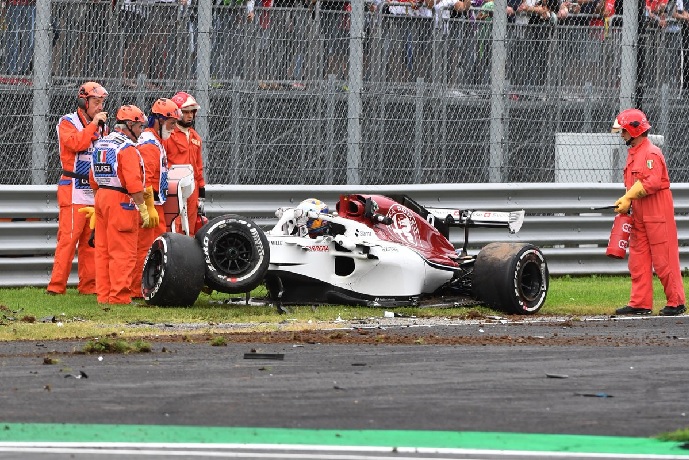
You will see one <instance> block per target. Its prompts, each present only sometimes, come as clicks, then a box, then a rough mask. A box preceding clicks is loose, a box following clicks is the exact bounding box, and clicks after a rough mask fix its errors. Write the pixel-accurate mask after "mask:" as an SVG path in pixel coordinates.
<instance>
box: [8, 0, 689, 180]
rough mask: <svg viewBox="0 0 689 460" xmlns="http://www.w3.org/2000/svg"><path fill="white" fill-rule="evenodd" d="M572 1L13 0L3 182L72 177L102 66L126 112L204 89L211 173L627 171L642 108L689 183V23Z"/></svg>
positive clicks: (554, 175)
mask: <svg viewBox="0 0 689 460" xmlns="http://www.w3.org/2000/svg"><path fill="white" fill-rule="evenodd" d="M15 3H20V4H21V5H16V4H15ZM25 3H28V4H29V5H24V4H25ZM32 3H34V4H32ZM252 3H253V2H252ZM426 3H428V4H429V5H433V4H434V3H433V2H426ZM544 3H545V2H544ZM560 3H561V4H562V5H565V6H567V5H568V6H569V9H571V11H569V10H567V8H565V9H566V10H567V11H564V10H561V8H560V9H558V10H557V11H551V12H550V13H552V14H550V15H546V16H547V17H548V19H547V20H545V19H542V17H543V14H542V15H541V16H538V15H534V14H532V15H529V13H525V12H522V11H518V10H519V9H518V8H517V7H516V6H515V5H516V4H515V3H514V0H495V1H490V0H473V3H471V2H470V1H469V0H463V1H459V2H446V1H438V2H436V3H435V7H426V6H424V5H422V4H421V3H413V2H412V3H400V2H392V1H376V2H370V1H366V2H364V0H351V1H350V2H344V1H338V0H327V1H325V0H314V1H307V2H306V3H303V2H302V1H295V0H291V1H290V0H272V1H269V0H263V2H261V1H257V2H256V4H255V9H254V10H253V11H249V8H248V6H247V4H245V3H244V1H243V0H198V1H197V0H193V2H191V4H190V5H180V3H179V2H178V1H176V0H174V1H163V0H158V1H153V0H137V1H135V2H134V1H130V0H104V1H101V0H94V1H82V0H40V1H37V2H31V1H27V2H14V1H11V2H6V8H5V9H3V10H2V15H0V96H1V97H0V114H2V118H3V120H4V123H3V126H4V129H3V130H2V133H0V147H1V148H0V164H2V165H3V168H2V170H1V171H0V183H2V184H25V185H28V184H33V185H45V184H54V183H56V181H57V179H58V177H59V171H60V165H59V159H58V154H57V139H56V132H55V125H56V123H57V121H58V119H59V117H60V116H61V115H62V114H64V113H68V112H71V111H74V110H75V96H76V91H77V88H78V87H79V85H80V84H81V83H83V82H84V81H86V80H97V81H99V82H101V83H102V84H103V85H104V86H105V87H106V88H107V89H108V91H109V93H110V96H109V100H108V106H107V110H108V111H109V113H110V119H109V123H110V124H111V125H112V124H113V122H114V120H113V117H114V113H115V111H116V109H117V107H118V106H119V105H121V104H124V103H133V104H136V105H138V106H140V107H141V108H142V109H144V110H145V111H148V108H149V107H150V106H151V104H152V103H153V101H154V100H155V99H156V98H158V97H170V96H172V95H173V94H174V93H175V92H177V91H179V90H186V91H189V92H191V93H192V94H193V95H194V96H195V97H196V98H197V99H198V100H199V102H200V104H201V110H200V112H199V117H198V120H197V124H196V128H197V130H198V131H199V132H200V133H201V135H202V137H203V139H204V142H205V144H204V152H203V153H204V159H205V165H206V178H207V182H208V183H210V184H226V185H231V184H295V185H298V184H312V185H316V184H331V185H343V184H348V185H377V184H431V183H487V182H490V183H501V182H598V181H601V182H616V181H618V180H619V166H620V165H619V156H620V152H619V150H618V147H619V141H618V140H617V138H615V137H612V138H611V137H610V136H609V128H610V125H611V122H612V119H613V118H614V116H615V114H616V113H617V112H618V111H619V109H620V108H626V107H630V106H640V107H642V108H643V109H644V110H645V111H646V113H647V114H648V116H649V119H650V121H651V124H652V125H653V133H655V134H657V135H659V136H660V137H659V139H660V140H661V141H662V142H663V149H664V153H665V154H666V156H667V158H668V164H669V167H670V170H671V175H672V180H673V181H674V182H686V181H689V166H687V165H689V161H688V160H689V158H688V157H689V147H687V145H689V142H688V141H689V138H688V137H689V134H688V133H689V130H686V129H684V126H683V125H684V120H686V119H689V103H688V102H689V98H688V97H687V88H688V87H689V81H688V80H689V50H688V49H687V47H688V46H689V44H687V42H688V41H689V40H685V43H684V47H683V44H682V43H683V40H682V37H683V33H682V31H681V27H682V25H681V24H679V23H677V22H673V20H672V19H668V22H667V26H665V27H660V23H656V22H654V19H653V18H650V17H646V16H644V15H643V14H641V15H640V14H638V12H639V11H644V5H645V3H644V2H641V1H640V0H624V6H625V9H624V10H622V9H621V8H620V7H619V6H620V5H619V3H620V2H617V3H618V5H615V8H613V9H610V10H609V11H608V12H607V13H606V14H600V12H599V11H595V10H594V9H591V10H577V6H576V4H573V3H572V4H570V3H569V2H560ZM597 3H598V2H589V3H588V4H590V5H591V6H596V4H597ZM602 3H605V2H602ZM608 3H609V2H608ZM517 4H518V3H517ZM659 4H661V5H663V7H665V6H664V5H666V4H664V3H662V2H660V3H659ZM458 5H460V6H458ZM667 5H670V6H668V8H672V7H674V5H675V2H669V3H668V4H667ZM508 6H509V8H512V10H511V11H515V10H517V13H516V14H514V15H511V14H508ZM462 8H465V11H457V9H462ZM466 8H468V9H466ZM581 8H584V7H583V6H582V7H581ZM663 14H664V15H665V16H666V18H670V17H671V16H672V11H669V10H668V11H665V12H658V11H656V12H655V13H654V17H655V16H658V17H661V16H662V15H663ZM565 16H566V17H565ZM684 27H687V26H684ZM684 35H687V36H688V37H689V34H687V31H684ZM605 133H608V134H605Z"/></svg>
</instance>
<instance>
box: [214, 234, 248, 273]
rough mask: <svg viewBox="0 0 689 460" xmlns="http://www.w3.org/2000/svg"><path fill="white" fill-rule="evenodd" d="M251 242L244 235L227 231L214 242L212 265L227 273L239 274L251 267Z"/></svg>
mask: <svg viewBox="0 0 689 460" xmlns="http://www.w3.org/2000/svg"><path fill="white" fill-rule="evenodd" d="M252 258H253V242H252V240H250V239H249V238H247V237H246V236H244V235H241V234H237V233H228V234H226V235H224V236H222V237H221V238H219V239H218V241H217V242H216V244H215V247H214V249H213V253H212V259H213V265H214V266H215V267H216V268H218V269H220V270H221V271H222V272H223V273H225V274H227V275H239V274H241V273H243V272H245V271H246V270H247V269H249V268H251V260H252Z"/></svg>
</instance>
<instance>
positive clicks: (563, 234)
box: [0, 183, 689, 287]
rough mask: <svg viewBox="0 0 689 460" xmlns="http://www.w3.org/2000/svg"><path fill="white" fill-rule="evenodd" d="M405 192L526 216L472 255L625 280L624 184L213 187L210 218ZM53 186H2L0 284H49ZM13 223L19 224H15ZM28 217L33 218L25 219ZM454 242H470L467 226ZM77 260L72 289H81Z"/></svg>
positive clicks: (423, 200)
mask: <svg viewBox="0 0 689 460" xmlns="http://www.w3.org/2000/svg"><path fill="white" fill-rule="evenodd" d="M672 191H673V194H674V199H675V206H676V208H675V210H676V218H677V226H678V235H679V239H680V248H679V255H680V263H681V267H682V268H683V270H685V271H686V270H687V267H689V246H687V245H686V241H689V184H678V185H673V187H672ZM344 193H367V194H395V195H399V194H407V195H409V196H410V197H412V198H413V199H414V200H416V201H417V202H419V203H420V204H422V205H424V206H429V207H442V208H457V209H463V210H488V211H497V210H503V211H516V210H521V209H523V210H524V211H525V212H526V218H525V221H524V225H523V227H522V229H521V231H520V232H518V233H516V234H514V235H510V234H508V232H507V230H506V229H504V228H492V229H489V228H472V229H471V230H470V233H469V243H470V245H469V253H470V254H476V253H478V251H479V250H480V248H481V247H483V246H484V245H485V244H487V243H490V242H493V241H506V242H529V243H532V244H535V245H537V246H539V247H540V248H541V249H542V251H543V253H544V255H545V257H546V259H547V262H548V267H549V269H550V272H551V274H553V275H568V274H569V275H590V274H625V273H628V272H627V265H626V260H615V259H610V258H608V257H606V256H605V249H606V246H607V242H608V236H609V235H610V229H611V227H612V221H613V218H614V213H613V212H612V211H593V210H591V208H592V207H601V206H608V205H610V204H611V203H614V201H615V200H616V199H617V198H619V196H620V195H621V193H622V190H621V187H620V186H619V185H612V184H600V183H585V184H553V183H530V184H520V183H510V184H453V185H449V184H436V185H398V186H394V185H386V186H358V187H351V186H332V185H331V186H318V187H313V186H310V187H309V186H288V185H271V186H259V185H254V186H249V185H247V186H215V185H214V186H209V187H208V190H207V202H206V211H207V213H208V215H209V217H214V216H218V215H221V214H227V213H232V214H240V215H243V216H247V217H251V218H253V219H254V220H255V221H256V222H257V223H258V224H259V225H261V226H263V227H264V228H266V227H267V226H270V225H271V224H273V225H274V224H275V222H276V221H277V218H276V217H275V210H276V209H277V208H279V207H289V206H296V205H297V204H299V203H300V202H301V201H302V200H303V199H305V198H308V197H317V198H319V199H321V200H323V201H324V202H326V203H328V204H329V205H330V206H331V207H333V206H334V204H335V203H336V202H337V200H338V197H339V196H340V194H344ZM57 209H58V207H57V202H56V190H55V187H54V186H0V218H2V220H3V221H2V222H0V286H4V287H8V286H47V284H48V281H49V279H50V271H51V269H52V263H53V254H54V250H55V243H56V241H55V238H56V235H57V222H56V219H57ZM13 219H14V220H13ZM26 219H28V220H26ZM450 240H451V242H452V243H453V245H454V246H455V247H456V248H461V247H462V245H463V244H464V232H463V229H462V228H458V227H453V228H452V229H451V233H450ZM76 280H77V278H76V261H75V263H74V266H73V271H72V276H71V277H70V284H75V283H76Z"/></svg>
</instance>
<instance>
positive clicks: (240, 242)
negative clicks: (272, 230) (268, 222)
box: [196, 214, 270, 294]
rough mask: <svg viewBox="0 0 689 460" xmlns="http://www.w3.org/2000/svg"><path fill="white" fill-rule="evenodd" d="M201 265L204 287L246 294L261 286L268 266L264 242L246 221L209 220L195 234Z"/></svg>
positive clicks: (231, 216) (236, 218)
mask: <svg viewBox="0 0 689 460" xmlns="http://www.w3.org/2000/svg"><path fill="white" fill-rule="evenodd" d="M196 240H197V241H198V242H199V244H200V245H201V251H202V253H203V257H204V263H205V282H206V286H208V287H209V288H211V289H213V290H216V291H218V292H225V293H228V294H238V293H242V292H249V291H251V290H252V289H254V288H256V287H257V286H258V285H259V284H261V283H262V282H263V278H264V277H265V275H266V272H267V271H268V264H269V263H270V246H269V244H268V238H266V235H265V233H263V230H261V228H260V227H258V225H256V223H254V222H253V221H252V220H251V219H247V218H246V217H242V216H238V215H234V214H226V215H222V216H218V217H215V218H213V219H211V220H210V221H209V222H208V223H207V224H206V225H204V226H203V227H202V228H201V229H200V230H199V232H198V233H197V234H196Z"/></svg>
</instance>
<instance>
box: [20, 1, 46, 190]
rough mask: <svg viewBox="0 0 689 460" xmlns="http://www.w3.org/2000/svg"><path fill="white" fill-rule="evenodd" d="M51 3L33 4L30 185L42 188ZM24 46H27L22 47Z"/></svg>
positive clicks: (44, 163)
mask: <svg viewBox="0 0 689 460" xmlns="http://www.w3.org/2000/svg"><path fill="white" fill-rule="evenodd" d="M49 32H50V1H49V0H44V1H38V2H36V30H35V35H34V55H33V59H34V61H33V69H34V70H33V111H32V127H33V129H32V135H31V137H32V139H31V183H32V184H33V185H45V183H46V177H45V174H46V171H45V166H46V158H48V152H47V141H48V126H47V125H48V117H47V115H48V110H49V108H50V99H49V97H48V84H49V82H50V35H49ZM24 46H26V45H24Z"/></svg>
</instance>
